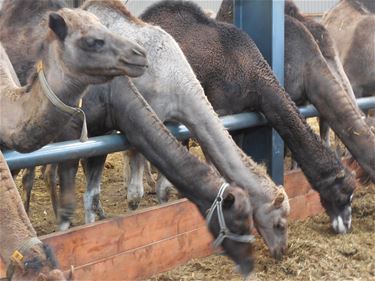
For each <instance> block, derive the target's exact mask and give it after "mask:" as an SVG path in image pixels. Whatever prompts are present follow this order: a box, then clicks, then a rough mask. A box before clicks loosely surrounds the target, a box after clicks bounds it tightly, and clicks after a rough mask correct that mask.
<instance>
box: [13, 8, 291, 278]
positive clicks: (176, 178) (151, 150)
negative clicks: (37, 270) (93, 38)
mask: <svg viewBox="0 0 375 281" xmlns="http://www.w3.org/2000/svg"><path fill="white" fill-rule="evenodd" d="M18 4H19V5H22V2H21V1H19V2H18ZM115 5H116V6H115V7H116V8H118V7H120V8H121V4H120V2H117V4H116V3H115ZM42 8H44V9H45V10H48V6H43V7H41V9H40V10H39V12H41V10H42ZM8 13H11V11H8ZM41 15H42V18H41V19H43V13H41ZM33 16H36V17H38V16H40V15H38V13H31V14H30V15H29V17H30V18H32V17H33ZM134 21H136V19H135V18H134ZM134 23H136V22H134ZM99 34H100V33H99ZM37 43H38V42H37V41H36V42H34V44H37ZM19 51H20V52H21V53H22V48H21V47H20V49H19ZM138 52H141V50H139V51H138ZM136 53H137V52H136ZM120 59H123V58H120ZM127 61H130V62H132V60H127ZM78 62H79V61H78V60H77V63H78ZM99 62H100V61H99ZM18 63H21V64H22V63H24V64H26V65H27V61H22V60H19V61H18ZM135 67H138V66H135ZM107 70H108V69H107ZM110 70H111V69H110ZM47 76H48V75H47ZM129 83H130V84H129ZM86 93H88V94H89V95H90V94H92V95H94V96H96V97H99V99H108V100H111V101H112V103H111V106H112V111H111V114H112V115H111V116H108V117H109V118H110V117H113V118H114V119H113V120H116V123H114V124H113V126H115V128H116V129H120V130H121V131H123V132H125V131H126V132H129V133H127V135H128V138H129V140H130V141H131V142H132V143H133V144H134V145H135V146H136V147H137V148H138V149H139V150H140V151H141V152H143V153H144V154H145V155H146V156H147V157H148V158H149V159H150V160H151V161H152V162H153V163H154V164H155V165H156V166H157V167H158V168H160V169H161V171H163V172H164V173H166V174H167V175H168V176H169V178H170V179H171V181H172V182H173V183H174V184H175V185H176V186H177V187H178V188H179V190H180V191H181V192H182V193H183V194H184V195H186V196H187V197H188V198H189V199H190V200H192V201H193V202H194V203H195V204H196V205H197V207H198V208H199V210H200V212H201V214H202V215H205V214H207V211H208V210H209V209H210V210H211V212H212V216H211V218H208V222H207V223H208V226H209V229H210V231H211V232H212V234H213V235H214V237H216V238H217V239H216V241H215V242H216V244H218V245H222V246H223V248H224V249H225V251H226V253H227V254H228V255H229V256H230V257H231V258H232V259H233V260H234V261H235V262H236V264H238V265H239V267H240V269H241V272H242V273H243V274H244V275H247V274H248V273H249V272H250V271H251V268H252V263H251V259H250V254H251V252H250V250H251V244H249V243H248V242H250V241H251V240H252V236H251V235H250V230H251V224H250V222H251V214H252V211H251V208H250V203H249V202H250V200H249V198H248V194H247V193H246V192H244V191H243V190H242V189H240V188H239V187H238V186H236V185H235V184H234V183H232V184H228V183H226V181H225V180H224V179H223V178H222V177H220V176H218V175H217V174H216V173H215V172H214V170H213V169H211V168H210V167H208V166H207V165H204V164H203V163H202V162H200V161H198V160H197V159H196V158H195V157H193V156H192V155H190V154H189V153H188V151H187V150H186V149H184V148H183V147H182V146H181V145H180V144H179V143H178V142H177V141H176V140H175V139H174V138H173V137H172V135H171V134H170V133H169V132H168V130H167V129H166V128H165V127H164V125H163V124H162V123H161V122H160V120H159V119H158V118H157V117H156V115H154V113H153V111H152V110H151V108H150V107H149V106H148V105H147V103H146V102H145V100H144V99H143V97H142V95H140V94H139V92H138V90H136V88H135V86H134V85H133V84H132V83H131V82H130V80H128V78H126V77H120V78H119V79H114V80H113V81H112V82H111V83H110V84H102V85H101V86H91V87H89V88H88V89H87V91H86ZM102 121H103V122H105V121H106V120H105V119H104V120H102ZM80 123H81V121H80V120H79V119H77V118H76V119H74V120H72V127H73V128H75V127H80ZM149 127H150V128H149ZM145 128H148V129H147V130H145ZM78 131H79V130H78ZM65 132H69V130H64V133H65ZM186 169H188V170H189V171H190V172H189V173H186V172H185V171H186ZM73 178H74V177H73ZM274 195H275V196H274V198H273V199H274V200H273V201H271V202H270V206H269V207H270V208H275V209H281V208H282V207H284V205H285V202H287V201H286V200H284V199H285V194H284V190H283V189H277V192H275V194H274ZM73 200H74V195H73Z"/></svg>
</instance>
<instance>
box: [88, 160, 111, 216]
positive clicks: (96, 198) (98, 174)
mask: <svg viewBox="0 0 375 281" xmlns="http://www.w3.org/2000/svg"><path fill="white" fill-rule="evenodd" d="M106 158H107V155H100V156H96V157H90V158H87V159H85V161H84V165H83V167H84V170H85V175H86V182H87V186H86V192H85V194H84V196H83V204H84V207H85V223H93V222H95V215H96V214H97V215H98V216H99V219H105V217H106V215H105V212H104V210H103V207H102V204H101V202H100V181H101V178H102V175H103V170H104V164H105V160H106Z"/></svg>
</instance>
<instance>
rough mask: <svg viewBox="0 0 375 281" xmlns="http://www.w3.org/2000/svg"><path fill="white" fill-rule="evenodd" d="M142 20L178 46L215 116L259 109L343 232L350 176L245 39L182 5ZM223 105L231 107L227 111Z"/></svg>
mask: <svg viewBox="0 0 375 281" xmlns="http://www.w3.org/2000/svg"><path fill="white" fill-rule="evenodd" d="M141 18H142V19H143V20H145V21H147V22H150V23H154V24H157V25H160V26H161V27H162V28H164V29H165V30H166V31H167V32H169V33H170V34H171V35H172V36H173V37H174V38H175V40H176V41H177V42H178V43H179V44H180V46H181V49H182V50H183V51H184V53H185V55H186V57H187V59H188V61H189V63H190V64H191V66H192V68H193V70H194V71H195V73H196V75H197V78H198V80H199V81H200V82H201V83H202V86H203V88H204V90H205V93H206V95H207V97H208V99H209V100H210V101H211V103H212V105H213V107H214V108H215V109H216V111H217V112H218V113H219V114H232V113H238V112H241V111H244V110H258V111H261V112H262V113H263V114H264V115H265V116H266V117H267V119H268V121H269V123H270V125H272V126H273V127H274V128H275V129H276V130H277V131H278V132H279V134H280V135H281V137H283V139H284V141H285V142H286V144H287V145H288V147H289V148H290V149H291V151H292V153H293V155H294V157H295V158H296V160H297V162H298V164H299V165H300V166H301V168H302V170H303V172H304V173H305V175H306V177H307V178H308V180H309V182H310V183H311V185H312V186H313V187H314V188H315V189H316V190H317V191H318V192H319V193H320V198H321V202H322V204H323V206H324V207H325V209H326V211H327V213H328V214H329V216H330V218H331V221H332V225H333V227H334V229H335V231H336V232H338V233H346V232H347V230H348V229H349V228H350V225H351V207H350V202H351V197H352V193H353V190H354V186H355V182H354V177H353V175H352V174H351V172H349V171H348V170H347V169H346V168H345V167H344V166H343V165H342V163H340V161H339V160H338V159H337V157H335V156H334V154H333V152H332V151H330V150H329V149H328V148H327V147H325V146H324V145H323V144H322V143H321V141H320V140H319V139H318V137H317V136H316V135H315V134H314V133H313V132H312V130H311V128H309V126H308V125H307V124H306V122H305V120H304V119H303V118H302V117H301V116H300V115H299V114H298V111H297V109H296V106H295V104H294V103H293V102H292V101H291V100H290V98H289V96H288V95H287V93H286V92H285V90H284V89H283V88H282V87H281V86H280V84H279V83H278V82H277V80H276V78H275V76H274V75H273V73H272V71H271V69H270V67H269V66H268V65H267V63H266V62H265V60H264V59H263V57H262V56H261V54H260V52H259V50H258V49H257V48H256V46H255V44H254V42H253V41H252V40H251V39H250V38H249V37H248V35H247V34H245V33H244V32H241V31H240V30H239V29H237V28H236V27H235V26H233V25H230V24H226V23H220V22H217V21H215V20H213V19H210V18H208V17H207V16H206V15H205V14H204V13H203V12H202V10H201V9H199V7H197V6H196V5H195V4H193V3H191V2H187V1H162V2H158V3H157V4H155V5H153V6H151V7H150V8H148V9H147V10H146V11H145V12H144V13H143V14H142V15H141ZM228 104H231V105H233V106H231V108H230V110H228V108H227V105H228ZM254 207H255V208H256V203H254Z"/></svg>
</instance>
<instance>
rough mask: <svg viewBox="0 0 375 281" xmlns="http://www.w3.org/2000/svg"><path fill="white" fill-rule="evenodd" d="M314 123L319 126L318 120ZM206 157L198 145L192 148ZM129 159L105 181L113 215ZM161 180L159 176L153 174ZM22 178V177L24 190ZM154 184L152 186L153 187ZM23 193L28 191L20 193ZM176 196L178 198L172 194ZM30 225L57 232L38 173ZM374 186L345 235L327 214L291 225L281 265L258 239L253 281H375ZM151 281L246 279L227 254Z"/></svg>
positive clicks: (357, 203)
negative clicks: (333, 228)
mask: <svg viewBox="0 0 375 281" xmlns="http://www.w3.org/2000/svg"><path fill="white" fill-rule="evenodd" d="M314 123H315V122H314ZM192 150H193V152H195V154H197V155H199V156H201V153H200V151H199V148H198V147H193V148H192ZM124 166H126V165H124V160H123V157H122V154H121V153H115V154H112V155H109V157H108V158H107V162H106V165H105V171H104V176H103V180H102V195H101V199H102V204H103V207H104V209H105V211H106V214H107V216H108V217H113V216H116V215H117V214H123V213H125V212H127V211H128V206H127V202H126V183H127V178H126V177H125V176H124ZM154 177H155V178H156V175H154ZM20 182H21V177H20V176H18V178H17V185H18V186H19V187H20V186H21V185H20ZM76 182H77V191H76V195H77V209H76V212H75V216H74V221H73V224H74V225H81V224H83V223H84V213H83V200H82V195H83V192H84V185H85V180H84V176H83V173H82V169H81V168H80V169H79V175H78V177H77V179H76ZM151 185H152V183H151ZM145 188H146V190H145V194H146V196H145V197H144V198H143V199H142V201H141V204H140V207H146V206H153V205H157V200H156V195H155V192H154V190H153V188H151V186H150V184H149V183H147V182H145ZM20 191H21V194H22V193H23V192H22V190H21V189H20ZM173 198H177V196H176V194H173ZM30 217H31V221H32V223H33V225H34V227H35V229H36V230H37V232H38V235H43V234H46V233H51V232H53V231H55V228H56V226H55V225H56V224H55V217H54V214H53V210H52V207H51V203H50V199H49V194H48V192H47V188H46V187H45V184H44V182H43V180H42V178H41V174H40V171H39V170H38V171H37V178H36V180H35V184H34V189H33V193H32V199H31V206H30ZM374 233H375V185H373V184H372V185H368V186H361V187H359V188H358V189H357V190H356V193H355V199H354V203H353V231H352V232H351V233H350V234H348V235H344V236H337V235H334V234H333V233H332V231H331V229H330V225H329V220H328V217H327V216H326V215H320V216H316V217H313V218H311V219H308V220H305V221H297V222H291V223H290V227H289V249H288V253H287V255H286V257H285V258H284V259H283V261H282V262H275V261H274V260H273V259H272V258H271V257H270V255H269V253H268V250H267V249H266V247H265V245H264V244H263V242H262V240H261V239H260V238H259V237H258V239H257V242H256V244H255V248H256V250H255V260H256V267H255V271H254V273H253V275H252V279H251V280H262V281H273V280H274V281H279V280H301V281H305V280H329V281H331V280H332V281H335V280H340V281H341V280H342V281H346V280H348V281H349V280H361V281H362V280H364V281H365V280H366V281H367V280H372V281H375V234H374ZM148 280H149V281H151V280H152V281H156V280H158V281H175V280H176V281H177V280H181V281H185V280H186V281H187V280H202V281H204V280H209V281H211V280H228V281H234V280H243V279H242V278H241V276H240V275H239V274H238V273H236V271H235V270H234V265H233V263H232V262H231V261H230V260H228V259H227V258H226V257H224V256H219V255H217V256H211V257H208V258H204V259H197V260H193V261H191V262H189V263H188V264H186V265H184V266H181V267H178V268H176V269H175V270H173V271H170V272H166V273H162V274H159V275H156V276H153V277H152V278H150V279H148Z"/></svg>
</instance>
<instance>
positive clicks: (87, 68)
mask: <svg viewBox="0 0 375 281" xmlns="http://www.w3.org/2000/svg"><path fill="white" fill-rule="evenodd" d="M5 16H6V15H5V14H3V15H2V19H3V18H5ZM40 28H41V29H43V30H44V31H45V32H44V33H45V36H41V37H40V40H41V45H40V49H39V50H38V53H39V57H38V60H39V63H38V69H37V71H36V73H35V74H33V75H32V77H31V79H30V83H29V84H28V85H26V86H25V87H21V86H20V82H19V80H18V77H17V76H16V73H15V71H14V69H13V66H12V64H11V63H10V60H9V58H8V55H7V53H6V52H5V50H4V48H3V46H2V45H1V43H0V120H1V121H2V122H0V147H1V149H5V148H7V149H17V150H19V151H24V152H27V151H31V150H35V149H37V148H39V147H41V146H43V145H45V144H47V143H49V142H50V141H52V140H53V139H54V138H55V137H56V136H57V135H58V133H59V132H60V131H61V130H62V128H63V127H64V125H65V124H66V123H68V122H69V120H70V119H72V118H73V116H72V115H71V113H67V112H64V111H63V110H62V109H61V106H60V108H58V107H57V106H55V105H54V104H53V102H52V101H50V100H49V99H52V100H53V101H56V100H59V101H60V103H63V102H64V103H66V104H70V105H75V104H77V102H78V100H79V99H80V98H81V97H82V96H83V94H84V93H83V92H84V90H85V88H86V87H87V86H88V85H89V83H103V82H106V81H109V80H111V79H112V78H113V77H115V76H119V75H124V74H126V75H130V76H137V75H141V74H143V72H144V69H145V66H146V65H147V59H146V57H145V55H144V50H143V48H142V47H140V46H138V45H137V44H136V43H132V42H131V41H128V40H126V39H123V38H121V37H119V36H116V35H115V34H113V33H111V32H109V31H108V29H106V28H105V27H104V26H103V25H102V24H101V23H100V22H99V21H98V19H97V18H96V17H95V16H94V15H92V14H90V13H88V12H86V11H73V10H70V9H62V10H60V11H59V12H51V13H49V14H48V17H46V22H45V24H44V25H43V26H40ZM42 34H43V33H42ZM88 36H89V37H88ZM97 36H98V37H97ZM88 39H89V40H88ZM92 40H93V41H94V42H95V41H96V40H100V41H102V42H103V43H104V44H105V45H106V48H102V50H101V52H98V49H95V48H90V47H88V46H87V45H86V46H85V44H87V43H88V42H90V41H92ZM78 43H81V44H78ZM82 44H83V45H82ZM107 48H108V49H109V50H108V49H107ZM106 49H107V50H106ZM77 55H78V57H77ZM88 57H91V58H93V59H94V61H93V62H90V63H89V62H85V60H87V58H88ZM81 59H82V60H83V61H81ZM123 61H127V62H129V63H124V62H123ZM133 64H135V65H133ZM52 66H53V67H52ZM62 78H63V79H62ZM47 91H48V94H47ZM53 95H54V97H52V98H51V96H53ZM66 104H65V106H67V105H66ZM0 177H1V179H0V182H1V185H0V189H1V190H0V192H1V196H0V214H1V220H0V245H1V247H0V255H1V257H2V258H3V259H4V260H5V261H6V264H7V268H8V270H7V277H8V279H9V280H10V279H12V280H41V279H40V278H42V279H43V280H65V277H64V275H63V273H62V272H61V271H59V270H57V269H56V267H57V264H56V261H55V260H54V258H53V256H52V251H51V250H50V249H49V248H48V247H47V246H46V245H44V244H43V243H42V242H41V241H40V240H39V239H38V238H37V237H36V232H35V230H34V229H33V227H32V225H31V223H30V221H29V219H28V217H27V214H26V212H25V210H24V208H23V206H22V201H21V198H20V196H19V194H18V191H17V189H16V187H15V184H14V182H13V179H12V177H11V174H10V171H9V169H8V166H7V165H6V162H5V160H4V158H3V155H2V153H1V151H0Z"/></svg>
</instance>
